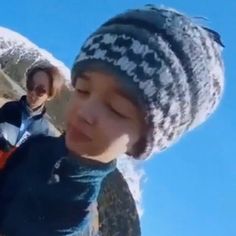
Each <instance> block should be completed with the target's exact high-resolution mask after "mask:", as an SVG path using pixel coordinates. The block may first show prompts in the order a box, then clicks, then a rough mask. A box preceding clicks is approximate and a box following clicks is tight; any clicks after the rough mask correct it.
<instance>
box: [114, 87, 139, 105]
mask: <svg viewBox="0 0 236 236" xmlns="http://www.w3.org/2000/svg"><path fill="white" fill-rule="evenodd" d="M115 93H116V94H118V95H119V96H121V97H123V98H125V99H127V100H128V101H129V102H130V103H132V104H133V105H134V106H135V107H136V108H137V107H138V102H137V101H136V99H135V98H134V97H133V96H132V95H131V94H129V93H128V92H125V91H123V90H121V89H119V88H116V89H115Z"/></svg>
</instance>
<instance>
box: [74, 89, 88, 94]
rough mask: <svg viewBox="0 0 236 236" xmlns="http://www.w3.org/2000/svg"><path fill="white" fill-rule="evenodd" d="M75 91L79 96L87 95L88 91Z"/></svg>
mask: <svg viewBox="0 0 236 236" xmlns="http://www.w3.org/2000/svg"><path fill="white" fill-rule="evenodd" d="M76 91H77V93H78V94H79V95H89V91H88V90H82V89H76Z"/></svg>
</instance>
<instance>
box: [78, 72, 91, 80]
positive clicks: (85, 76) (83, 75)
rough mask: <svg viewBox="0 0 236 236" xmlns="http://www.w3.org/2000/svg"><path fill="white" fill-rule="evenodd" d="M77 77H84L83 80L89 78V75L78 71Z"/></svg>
mask: <svg viewBox="0 0 236 236" xmlns="http://www.w3.org/2000/svg"><path fill="white" fill-rule="evenodd" d="M78 77H79V78H81V79H84V80H90V77H89V76H88V75H86V73H85V72H80V73H78V75H77V78H78Z"/></svg>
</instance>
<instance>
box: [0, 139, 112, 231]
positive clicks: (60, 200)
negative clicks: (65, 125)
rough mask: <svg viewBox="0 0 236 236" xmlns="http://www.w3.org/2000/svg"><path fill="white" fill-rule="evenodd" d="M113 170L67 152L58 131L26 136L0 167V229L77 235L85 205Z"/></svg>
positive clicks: (83, 224)
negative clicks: (27, 137) (56, 133)
mask: <svg viewBox="0 0 236 236" xmlns="http://www.w3.org/2000/svg"><path fill="white" fill-rule="evenodd" d="M114 169H115V162H110V163H108V164H103V163H100V162H97V161H92V160H88V159H85V158H81V157H75V156H73V155H72V154H69V152H68V150H67V149H66V147H65V141H64V137H63V136H61V137H59V138H55V137H45V136H36V137H31V138H29V139H28V140H27V141H26V142H25V143H24V144H22V145H21V146H20V147H19V148H18V149H17V150H16V152H15V153H14V154H13V155H12V156H11V158H10V159H9V161H8V162H7V165H6V167H5V168H4V170H3V171H2V172H1V171H0V204H1V210H0V234H1V233H2V234H6V235H7V236H15V235H17V236H28V235H29V236H30V235H34V236H49V235H50V236H54V235H76V236H77V235H81V234H80V233H81V232H82V231H83V230H84V228H85V226H86V224H87V223H88V222H87V221H88V219H87V216H88V212H87V209H88V207H89V205H90V203H91V202H93V201H94V200H96V198H97V195H98V192H99V190H100V185H101V182H102V180H103V179H104V177H105V176H106V175H107V174H109V173H110V172H111V171H113V170H114Z"/></svg>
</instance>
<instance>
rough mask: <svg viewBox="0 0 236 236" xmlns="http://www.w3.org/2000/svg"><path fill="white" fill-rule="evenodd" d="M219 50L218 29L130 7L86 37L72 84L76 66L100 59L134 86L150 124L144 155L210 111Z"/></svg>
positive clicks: (219, 87)
mask: <svg viewBox="0 0 236 236" xmlns="http://www.w3.org/2000/svg"><path fill="white" fill-rule="evenodd" d="M222 48H223V44H222V43H221V41H220V36H219V34H218V33H216V32H215V31H213V30H210V29H208V28H205V27H201V26H199V25H198V24H196V23H194V22H193V20H192V19H191V18H189V17H187V16H185V15H183V14H181V13H179V12H177V11H175V10H173V9H166V8H157V7H154V6H147V7H144V8H142V9H135V10H129V11H127V12H125V13H123V14H120V15H118V16H116V17H114V18H112V19H110V20H108V21H107V22H106V23H105V24H103V25H102V26H101V27H100V28H99V29H98V30H97V31H96V32H95V33H93V34H92V35H91V36H90V37H89V38H88V39H87V40H86V42H85V43H84V45H83V46H82V48H81V52H80V54H79V55H78V56H77V57H76V60H75V63H74V66H73V68H72V83H73V84H74V83H75V79H76V77H77V75H78V71H79V70H83V69H84V70H86V68H89V65H92V64H96V63H102V64H103V65H104V67H105V68H107V69H109V71H113V73H115V75H118V78H119V79H120V81H121V84H123V85H125V84H129V85H132V86H133V87H134V88H135V90H136V91H137V96H141V100H142V101H143V104H144V107H145V119H146V122H147V123H148V125H149V127H150V129H149V130H148V133H147V137H146V143H145V148H144V149H143V151H142V152H141V153H140V155H139V156H138V157H136V158H138V159H146V158H147V157H149V156H150V155H152V154H153V153H156V152H160V151H162V150H164V149H166V148H168V147H169V146H171V145H172V144H173V143H174V142H176V141H177V140H178V139H179V138H180V137H181V136H182V135H183V134H185V133H186V132H188V131H190V130H192V129H193V128H195V127H197V126H198V125H200V124H201V123H203V122H204V121H205V120H206V119H207V118H208V117H209V116H210V115H211V114H212V113H213V112H214V110H215V108H216V107H217V105H218V104H219V101H220V99H221V97H222V93H223V84H224V67H223V61H222V58H221V51H222ZM138 94H139V95H138Z"/></svg>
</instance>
